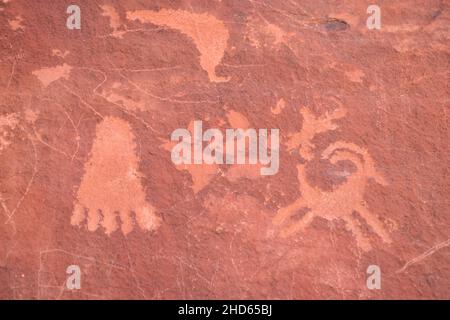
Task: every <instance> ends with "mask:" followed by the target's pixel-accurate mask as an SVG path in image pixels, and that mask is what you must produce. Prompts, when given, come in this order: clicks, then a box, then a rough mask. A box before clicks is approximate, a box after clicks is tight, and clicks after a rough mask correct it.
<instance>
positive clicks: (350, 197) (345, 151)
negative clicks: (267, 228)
mask: <svg viewBox="0 0 450 320" xmlns="http://www.w3.org/2000/svg"><path fill="white" fill-rule="evenodd" d="M300 112H301V114H302V115H303V127H302V130H301V132H300V133H298V134H295V135H292V136H291V139H290V140H289V141H288V143H287V146H288V149H294V148H299V152H300V155H301V156H302V157H303V158H304V159H306V160H307V161H311V160H312V159H313V157H314V156H313V151H314V148H315V145H314V144H313V142H312V139H313V138H314V136H315V135H316V134H318V133H322V132H326V131H329V130H335V129H336V128H337V125H336V124H335V123H334V121H335V120H337V119H339V118H342V117H343V116H344V115H345V110H344V109H337V110H335V111H334V112H331V113H327V114H325V115H324V116H319V117H317V116H315V115H314V114H313V113H311V112H310V111H309V110H307V109H306V108H302V109H301V110H300ZM320 156H321V158H322V159H323V160H327V161H329V162H330V163H331V164H333V165H336V164H337V163H339V162H342V161H350V162H351V163H353V165H354V166H355V167H356V171H355V172H353V173H352V174H349V175H347V174H346V175H345V176H346V178H345V179H346V180H345V182H343V183H342V184H338V185H335V186H333V189H332V190H331V191H325V190H323V189H321V188H319V187H316V186H312V185H310V184H309V182H308V177H307V174H306V163H303V164H298V165H297V174H298V176H297V180H298V182H299V191H300V193H301V196H300V197H299V198H298V199H297V200H295V201H294V202H293V203H291V204H289V205H288V206H286V207H283V208H281V209H279V210H278V212H277V214H276V215H275V217H274V218H273V223H274V224H275V225H277V226H280V228H281V230H280V236H281V237H289V236H292V235H294V234H297V233H298V232H303V231H305V229H306V227H308V225H310V224H311V222H312V221H313V220H314V218H315V217H321V218H324V219H326V220H328V221H333V220H337V219H340V220H343V221H344V222H345V224H346V228H347V229H348V230H349V231H350V232H352V234H353V235H354V237H355V240H356V243H357V245H358V247H359V248H361V249H362V250H363V251H369V250H371V249H372V246H371V243H370V239H369V238H368V236H366V235H365V234H364V233H363V231H362V230H363V228H362V226H361V225H360V223H359V220H358V219H357V218H355V216H354V215H353V214H354V212H356V213H358V215H359V217H360V218H362V220H364V221H365V223H366V224H367V225H368V226H369V228H370V229H371V230H372V231H373V232H375V234H377V235H378V236H379V237H380V238H381V240H383V241H384V242H385V243H392V240H391V237H390V235H389V233H388V232H387V231H386V229H385V227H384V226H383V223H382V222H381V221H380V220H379V219H378V218H377V217H376V216H375V215H374V214H372V213H371V212H370V211H369V208H368V205H367V203H366V202H365V201H364V193H365V190H366V187H367V185H368V183H369V181H370V180H373V181H375V182H376V183H378V184H381V185H383V186H386V185H387V182H386V180H385V179H384V178H383V177H382V175H381V174H379V173H378V172H377V170H376V169H375V164H374V161H373V159H372V157H371V156H370V154H369V152H368V151H367V150H366V149H364V148H362V147H359V146H357V145H356V144H354V143H350V142H344V141H337V142H334V143H332V144H330V145H329V146H328V147H327V148H326V149H325V150H324V151H322V153H321V155H320ZM300 210H306V213H305V214H304V215H303V217H301V218H300V219H299V220H296V219H293V218H294V217H295V216H296V215H297V214H298V213H299V211H300Z"/></svg>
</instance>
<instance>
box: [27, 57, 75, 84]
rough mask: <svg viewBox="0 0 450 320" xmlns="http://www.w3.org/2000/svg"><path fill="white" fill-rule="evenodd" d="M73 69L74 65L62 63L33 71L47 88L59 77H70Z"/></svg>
mask: <svg viewBox="0 0 450 320" xmlns="http://www.w3.org/2000/svg"><path fill="white" fill-rule="evenodd" d="M71 71H72V67H71V66H69V65H68V64H66V63H64V64H62V65H58V66H55V67H49V68H42V69H39V70H35V71H33V72H32V74H33V75H34V76H36V77H37V78H38V79H39V81H40V82H41V83H42V85H43V86H44V87H45V88H46V87H48V86H49V85H50V84H51V83H52V82H55V81H57V80H59V79H68V78H69V76H70V72H71Z"/></svg>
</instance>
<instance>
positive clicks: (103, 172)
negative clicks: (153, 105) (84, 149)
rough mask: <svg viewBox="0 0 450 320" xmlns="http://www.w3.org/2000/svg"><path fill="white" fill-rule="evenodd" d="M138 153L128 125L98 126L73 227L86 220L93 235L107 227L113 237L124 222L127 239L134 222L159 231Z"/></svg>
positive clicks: (110, 119)
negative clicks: (148, 197) (141, 177)
mask: <svg viewBox="0 0 450 320" xmlns="http://www.w3.org/2000/svg"><path fill="white" fill-rule="evenodd" d="M135 149H136V144H135V142H134V135H133V133H132V131H131V128H130V126H129V124H128V123H127V122H126V121H124V120H122V119H119V118H114V117H105V118H104V120H103V121H102V123H100V124H99V125H98V126H97V130H96V138H95V140H94V144H93V147H92V151H91V155H90V159H89V161H88V162H87V163H86V165H85V170H86V172H85V174H84V176H83V179H82V181H81V185H80V188H79V189H78V194H77V200H76V203H75V209H74V212H73V215H72V219H71V223H72V225H81V224H82V223H83V222H84V221H85V220H86V221H87V228H88V230H89V231H96V230H97V229H98V227H100V226H103V228H104V230H105V232H106V234H111V233H112V232H114V231H116V230H117V228H118V227H119V223H118V220H119V219H120V222H121V225H120V227H121V230H122V233H123V234H124V235H126V234H128V233H129V232H131V231H132V230H133V228H134V224H135V221H134V220H136V222H137V224H138V225H139V227H140V228H141V229H142V230H155V229H156V228H158V226H159V224H160V218H159V217H158V216H157V215H156V214H155V209H154V208H153V207H152V206H151V205H150V204H149V203H147V201H146V199H145V193H144V190H143V187H142V184H141V181H140V175H139V173H138V158H137V156H136V150H135ZM133 214H134V215H135V219H134V218H133Z"/></svg>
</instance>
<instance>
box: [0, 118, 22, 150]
mask: <svg viewBox="0 0 450 320" xmlns="http://www.w3.org/2000/svg"><path fill="white" fill-rule="evenodd" d="M18 123H19V118H18V115H17V114H15V113H11V114H7V115H0V153H1V152H2V151H3V150H4V149H6V147H8V146H9V145H10V144H11V139H12V137H13V133H12V130H14V129H15V128H16V127H17V125H18Z"/></svg>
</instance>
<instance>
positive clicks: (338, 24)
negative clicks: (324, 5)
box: [324, 18, 350, 31]
mask: <svg viewBox="0 0 450 320" xmlns="http://www.w3.org/2000/svg"><path fill="white" fill-rule="evenodd" d="M324 25H325V29H326V30H327V31H344V30H347V29H349V28H350V26H349V25H348V23H347V22H345V21H344V20H339V19H335V18H328V19H327V20H325V22H324Z"/></svg>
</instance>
